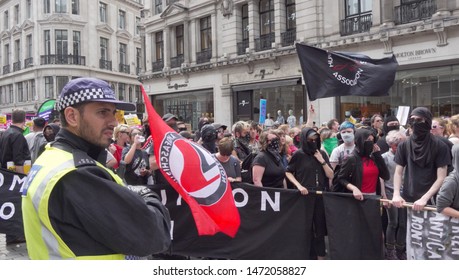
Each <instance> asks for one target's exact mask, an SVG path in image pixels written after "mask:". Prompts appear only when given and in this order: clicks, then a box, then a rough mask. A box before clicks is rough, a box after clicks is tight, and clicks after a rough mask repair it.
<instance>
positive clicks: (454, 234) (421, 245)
mask: <svg viewBox="0 0 459 280" xmlns="http://www.w3.org/2000/svg"><path fill="white" fill-rule="evenodd" d="M406 247H407V248H406V252H407V257H408V259H411V260H459V219H457V218H450V217H447V216H445V215H443V214H440V213H437V212H435V211H413V210H412V209H408V224H407V236H406Z"/></svg>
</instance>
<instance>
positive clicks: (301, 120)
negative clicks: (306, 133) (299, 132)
mask: <svg viewBox="0 0 459 280" xmlns="http://www.w3.org/2000/svg"><path fill="white" fill-rule="evenodd" d="M303 123H304V118H303V109H301V116H300V119H299V121H298V124H299V125H300V126H302V125H303Z"/></svg>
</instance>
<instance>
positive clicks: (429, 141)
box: [408, 107, 435, 167]
mask: <svg viewBox="0 0 459 280" xmlns="http://www.w3.org/2000/svg"><path fill="white" fill-rule="evenodd" d="M411 116H417V117H423V118H424V119H425V122H413V121H411V120H410V122H411V127H412V129H413V134H412V135H411V136H410V138H409V140H408V141H409V142H408V147H409V152H410V156H411V159H412V160H413V161H414V162H415V163H416V164H417V165H418V166H420V167H424V166H426V165H427V163H428V162H430V161H431V159H432V151H435V141H434V136H433V135H432V134H431V133H430V129H431V127H432V118H433V116H432V113H431V112H430V111H429V109H427V108H425V107H417V108H416V109H414V110H413V111H412V112H411V114H410V117H411Z"/></svg>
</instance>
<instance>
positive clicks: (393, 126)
mask: <svg viewBox="0 0 459 280" xmlns="http://www.w3.org/2000/svg"><path fill="white" fill-rule="evenodd" d="M399 129H400V125H391V126H388V127H387V132H389V131H392V130H399Z"/></svg>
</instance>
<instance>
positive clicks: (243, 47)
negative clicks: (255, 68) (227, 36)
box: [237, 39, 249, 55]
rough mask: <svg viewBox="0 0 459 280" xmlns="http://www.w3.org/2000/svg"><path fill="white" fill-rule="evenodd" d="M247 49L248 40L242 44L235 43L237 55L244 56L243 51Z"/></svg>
mask: <svg viewBox="0 0 459 280" xmlns="http://www.w3.org/2000/svg"><path fill="white" fill-rule="evenodd" d="M248 47H249V40H248V39H245V40H242V42H239V43H237V54H238V55H241V54H245V50H246V49H247V48H248Z"/></svg>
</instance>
